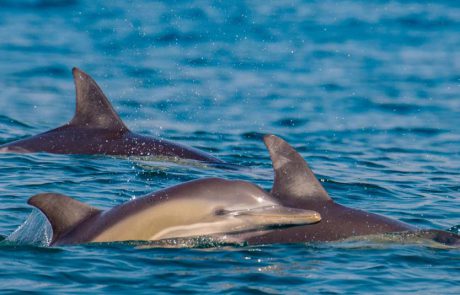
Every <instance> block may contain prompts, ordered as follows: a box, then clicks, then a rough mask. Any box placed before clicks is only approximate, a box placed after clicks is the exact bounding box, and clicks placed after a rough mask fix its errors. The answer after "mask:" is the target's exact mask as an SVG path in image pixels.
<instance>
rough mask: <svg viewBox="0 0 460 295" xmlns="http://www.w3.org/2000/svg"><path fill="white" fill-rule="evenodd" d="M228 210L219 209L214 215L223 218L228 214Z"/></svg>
mask: <svg viewBox="0 0 460 295" xmlns="http://www.w3.org/2000/svg"><path fill="white" fill-rule="evenodd" d="M228 212H229V211H228V210H225V209H224V208H218V209H216V210H215V211H214V215H216V216H222V215H225V214H228Z"/></svg>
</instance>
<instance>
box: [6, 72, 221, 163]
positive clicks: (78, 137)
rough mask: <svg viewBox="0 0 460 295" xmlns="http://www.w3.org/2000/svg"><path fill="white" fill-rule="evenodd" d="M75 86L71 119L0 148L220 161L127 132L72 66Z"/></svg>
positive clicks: (104, 99) (95, 89) (92, 84)
mask: <svg viewBox="0 0 460 295" xmlns="http://www.w3.org/2000/svg"><path fill="white" fill-rule="evenodd" d="M72 73H73V77H74V81H75V87H76V112H75V115H74V117H73V119H72V120H71V121H70V122H69V123H67V124H65V125H63V126H61V127H58V128H56V129H53V130H50V131H47V132H44V133H41V134H38V135H35V136H32V137H29V138H26V139H22V140H18V141H14V142H11V143H8V144H4V145H1V146H0V152H11V153H32V152H46V153H56V154H90V155H94V154H103V155H119V156H162V157H171V158H182V159H191V160H198V161H204V162H209V163H223V161H221V160H219V159H217V158H215V157H213V156H211V155H208V154H206V153H204V152H202V151H199V150H197V149H194V148H190V147H186V146H183V145H180V144H177V143H173V142H171V141H167V140H164V139H157V138H152V137H146V136H142V135H138V134H135V133H133V132H131V131H130V130H129V129H128V127H126V125H125V124H124V123H123V121H122V120H121V119H120V117H119V116H118V114H117V113H116V112H115V110H114V109H113V107H112V105H111V104H110V102H109V101H108V99H107V97H106V96H105V95H104V93H103V92H102V90H101V88H100V87H99V86H98V85H97V83H96V82H95V81H94V80H93V79H92V78H91V77H90V76H89V75H87V74H86V73H84V72H83V71H81V70H79V69H77V68H73V70H72Z"/></svg>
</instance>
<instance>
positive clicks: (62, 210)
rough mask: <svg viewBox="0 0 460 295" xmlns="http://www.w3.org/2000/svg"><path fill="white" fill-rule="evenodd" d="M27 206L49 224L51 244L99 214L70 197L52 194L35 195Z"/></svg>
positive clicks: (94, 209) (97, 210) (96, 210)
mask: <svg viewBox="0 0 460 295" xmlns="http://www.w3.org/2000/svg"><path fill="white" fill-rule="evenodd" d="M27 204H29V205H32V206H34V207H36V208H38V209H40V211H42V212H43V214H45V216H46V218H47V219H48V221H49V222H50V224H51V227H52V229H53V238H52V240H51V244H53V243H54V242H55V241H56V240H57V239H59V238H60V237H61V236H62V235H64V234H66V233H67V232H69V231H70V230H71V229H73V228H74V227H75V226H76V225H78V224H80V223H81V222H82V221H84V220H85V219H87V218H89V217H90V216H93V215H94V214H97V213H99V212H100V210H99V209H97V208H94V207H91V206H88V205H86V204H83V203H81V202H78V201H77V200H74V199H72V198H70V197H67V196H65V195H61V194H53V193H45V194H38V195H35V196H33V197H31V198H30V199H29V200H28V201H27Z"/></svg>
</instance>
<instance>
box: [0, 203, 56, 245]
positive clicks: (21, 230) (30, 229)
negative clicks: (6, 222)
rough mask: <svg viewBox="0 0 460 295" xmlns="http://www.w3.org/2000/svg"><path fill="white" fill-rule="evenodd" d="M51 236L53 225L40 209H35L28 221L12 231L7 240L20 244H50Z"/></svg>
mask: <svg viewBox="0 0 460 295" xmlns="http://www.w3.org/2000/svg"><path fill="white" fill-rule="evenodd" d="M51 236H52V229H51V225H50V224H49V222H48V221H47V220H46V218H45V217H44V216H43V214H41V213H40V211H38V210H36V209H34V210H33V211H32V213H30V215H29V216H28V217H27V219H26V221H24V223H23V224H21V225H20V226H19V227H18V228H17V229H16V230H15V231H14V232H13V233H11V234H10V235H9V236H8V237H7V238H6V239H5V241H6V242H10V243H15V244H18V245H34V246H49V244H50V242H51Z"/></svg>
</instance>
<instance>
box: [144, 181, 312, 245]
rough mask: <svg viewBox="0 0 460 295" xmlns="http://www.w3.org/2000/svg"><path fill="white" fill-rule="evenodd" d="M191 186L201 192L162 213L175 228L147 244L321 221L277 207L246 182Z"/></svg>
mask: <svg viewBox="0 0 460 295" xmlns="http://www.w3.org/2000/svg"><path fill="white" fill-rule="evenodd" d="M193 185H195V186H202V188H198V191H196V190H195V191H194V190H193V189H192V190H191V191H190V194H189V195H188V196H186V197H184V198H180V199H179V200H174V201H171V202H174V203H175V204H174V207H175V210H171V209H168V210H167V211H165V212H169V214H168V215H167V216H164V218H165V219H169V220H168V222H169V223H170V224H175V225H173V226H168V227H164V229H163V230H161V231H159V232H157V233H156V234H155V235H153V236H152V237H151V238H150V240H158V239H165V238H178V237H185V236H191V235H193V236H200V235H222V234H236V233H243V232H253V231H261V230H267V229H271V228H276V227H285V226H296V225H306V224H313V223H316V222H319V221H320V220H321V216H320V214H319V213H318V212H316V211H311V210H303V209H297V208H289V207H285V206H282V205H280V204H279V203H278V202H277V201H275V199H273V198H272V197H271V196H270V195H269V194H268V193H266V192H265V191H264V190H262V189H261V188H259V187H258V186H256V185H254V184H251V183H249V182H245V181H228V180H223V179H206V180H203V181H197V182H194V183H193ZM176 202H177V203H176ZM165 204H167V202H166V203H165ZM170 205H172V203H171V204H170Z"/></svg>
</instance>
